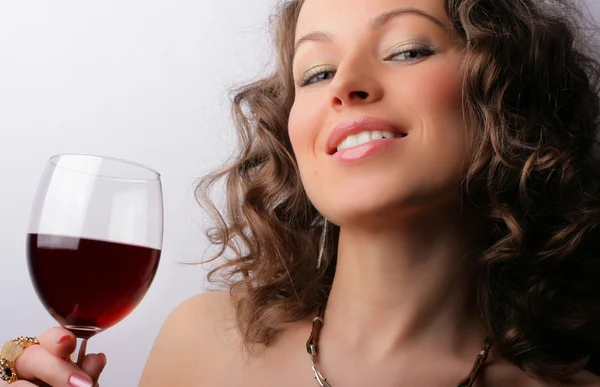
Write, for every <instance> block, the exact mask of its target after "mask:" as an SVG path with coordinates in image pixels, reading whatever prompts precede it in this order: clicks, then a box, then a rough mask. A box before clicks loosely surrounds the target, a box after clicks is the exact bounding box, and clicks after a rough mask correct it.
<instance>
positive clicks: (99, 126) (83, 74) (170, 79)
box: [0, 0, 275, 387]
mask: <svg viewBox="0 0 600 387" xmlns="http://www.w3.org/2000/svg"><path fill="white" fill-rule="evenodd" d="M274 4H275V0H252V1H248V0H218V1H207V0H201V1H198V0H102V1H78V0H52V1H50V0H23V1H1V2H0V177H1V179H2V180H1V183H0V184H1V185H0V188H1V189H0V295H1V296H0V305H1V306H0V341H1V342H2V343H3V342H4V340H6V339H9V338H11V337H13V336H17V335H22V334H26V335H33V334H37V333H40V332H41V331H43V330H44V329H46V328H47V327H50V326H52V325H55V324H56V323H55V322H54V320H53V319H52V318H51V317H50V316H49V315H48V313H47V312H46V311H45V309H44V308H43V307H42V305H41V304H40V302H39V301H38V299H37V297H36V295H35V292H34V290H33V288H32V285H31V282H30V280H29V276H28V272H27V264H26V256H25V234H26V232H27V223H28V218H29V211H30V206H31V203H32V200H33V195H34V192H35V189H36V187H37V184H38V179H39V178H40V175H41V173H42V171H43V169H44V167H45V163H46V160H47V158H48V157H50V156H51V155H54V154H57V153H90V154H101V155H110V156H113V157H119V158H125V159H130V160H133V161H136V162H139V163H144V164H147V165H149V166H152V167H153V168H155V169H157V170H159V171H160V172H161V173H162V175H163V187H164V198H165V236H164V245H163V257H162V261H161V264H160V268H159V271H158V274H157V276H156V279H155V282H154V284H153V286H152V287H151V288H150V291H149V293H148V295H147V297H146V298H145V299H144V300H143V301H142V303H141V304H140V306H139V307H138V308H137V309H136V310H135V311H134V312H133V313H132V314H131V315H130V316H129V317H128V318H126V319H125V320H124V321H122V322H121V323H120V324H118V325H116V326H115V327H113V328H111V329H109V330H108V331H106V332H104V333H102V334H100V335H98V336H97V337H95V338H93V339H92V340H90V343H89V345H88V350H89V351H91V352H100V351H103V352H106V353H107V354H108V358H109V359H108V360H109V362H108V366H107V369H106V370H105V372H104V374H103V377H102V385H103V386H109V387H112V386H118V387H133V386H136V385H137V383H138V380H139V377H140V375H141V371H142V368H143V365H144V363H145V360H146V358H147V355H148V352H149V350H150V348H151V345H152V343H153V340H154V338H155V337H156V334H157V332H158V329H159V328H160V325H161V324H162V322H163V320H164V319H165V317H166V316H167V314H168V313H169V311H170V310H172V309H173V308H174V307H175V305H176V304H178V303H180V302H181V301H182V300H184V299H185V298H188V297H190V296H191V295H193V294H196V293H198V292H201V291H203V290H204V289H205V285H206V284H205V275H206V272H205V270H204V269H202V268H200V267H189V266H183V265H181V264H179V263H178V262H181V261H198V260H199V259H200V258H201V257H202V255H203V254H204V250H205V249H206V247H207V243H206V239H205V238H204V234H203V230H204V224H202V222H203V217H202V213H201V211H200V210H199V208H198V206H197V205H196V203H195V202H194V199H193V188H194V183H195V180H196V179H197V178H198V177H200V176H202V175H203V174H204V173H206V172H207V171H208V170H210V169H212V168H214V167H215V166H217V165H218V164H219V161H221V160H224V159H225V158H226V157H227V156H228V155H229V154H230V153H231V152H232V150H233V146H234V144H235V137H234V136H233V128H232V125H231V124H230V120H229V102H228V94H229V93H228V90H229V89H230V88H231V87H232V86H234V85H237V84H240V83H242V82H244V81H246V80H248V79H250V78H253V77H256V76H257V75H260V74H264V73H265V72H266V70H265V69H266V65H267V64H268V58H269V57H270V52H271V51H270V47H269V44H268V43H269V41H268V39H267V36H268V24H267V20H268V15H269V14H270V13H271V11H272V8H273V5H274ZM98 290H99V291H102V289H98Z"/></svg>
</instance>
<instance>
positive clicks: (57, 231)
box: [27, 155, 163, 365]
mask: <svg viewBox="0 0 600 387" xmlns="http://www.w3.org/2000/svg"><path fill="white" fill-rule="evenodd" d="M162 234H163V203H162V187H161V180H160V174H159V173H157V172H156V171H153V170H152V169H150V168H147V167H144V166H142V165H139V164H135V163H131V162H128V161H124V160H117V159H113V158H107V157H99V156H86V155H60V156H55V157H52V158H50V160H49V161H48V164H47V166H46V169H45V171H44V173H43V175H42V178H41V181H40V184H39V187H38V190H37V193H36V196H35V200H34V204H33V210H32V213H31V221H30V226H29V234H28V236H27V256H28V264H29V274H30V277H31V280H32V282H33V284H34V287H35V289H36V292H37V295H38V297H39V298H40V300H41V302H42V303H43V304H44V306H45V307H46V309H47V310H48V311H49V312H50V314H51V315H52V316H53V317H54V318H55V319H56V321H57V322H58V323H59V324H60V325H62V326H63V327H64V328H66V329H68V330H70V331H71V332H73V334H74V335H75V336H76V337H77V349H76V351H75V352H74V354H73V358H72V360H73V361H74V362H76V363H77V364H79V365H81V362H82V361H83V358H84V356H85V350H86V345H87V340H88V339H89V338H91V337H92V336H94V335H96V334H97V333H98V332H101V331H103V330H105V329H107V328H109V327H111V326H113V325H115V324H116V323H118V322H119V321H121V320H122V319H123V318H125V317H126V316H127V315H128V314H129V313H130V312H131V311H132V310H133V309H134V308H135V307H136V306H137V305H138V303H139V302H140V301H141V300H142V298H143V297H144V296H145V294H146V292H147V291H148V288H149V287H150V285H151V283H152V281H153V279H154V276H155V274H156V270H157V269H158V264H159V260H160V254H161V247H162Z"/></svg>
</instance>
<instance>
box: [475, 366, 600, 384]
mask: <svg viewBox="0 0 600 387" xmlns="http://www.w3.org/2000/svg"><path fill="white" fill-rule="evenodd" d="M481 382H482V383H481V387H504V386H520V387H600V377H599V376H598V375H594V374H592V373H590V372H585V371H582V372H580V373H578V374H577V375H575V376H574V377H573V378H572V379H571V380H569V381H568V382H559V381H548V380H541V379H538V378H535V377H533V376H531V375H529V374H527V373H525V372H523V371H522V370H521V369H520V368H519V367H517V366H515V365H513V364H511V363H509V362H507V361H504V360H501V361H497V360H496V361H493V362H491V364H490V365H489V366H488V367H486V368H485V369H484V373H483V375H482V378H481Z"/></svg>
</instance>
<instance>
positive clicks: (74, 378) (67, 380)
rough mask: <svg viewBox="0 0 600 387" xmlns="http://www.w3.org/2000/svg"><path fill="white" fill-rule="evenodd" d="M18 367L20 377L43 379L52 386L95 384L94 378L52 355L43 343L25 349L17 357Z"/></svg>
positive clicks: (87, 385)
mask: <svg viewBox="0 0 600 387" xmlns="http://www.w3.org/2000/svg"><path fill="white" fill-rule="evenodd" d="M16 368H17V375H18V376H19V378H20V379H26V380H41V381H42V382H45V383H47V384H49V385H51V386H52V387H92V385H93V382H92V379H91V378H90V377H89V376H88V375H87V374H86V373H85V372H83V371H82V370H80V369H79V368H78V367H77V366H76V365H75V364H73V363H71V362H70V361H68V360H65V359H61V358H58V357H56V356H54V355H52V354H51V353H50V352H48V351H47V350H46V349H45V348H44V347H42V346H41V345H34V346H32V347H29V348H27V349H26V350H25V351H23V354H22V355H21V356H19V358H18V359H17V364H16ZM11 387H12V386H11Z"/></svg>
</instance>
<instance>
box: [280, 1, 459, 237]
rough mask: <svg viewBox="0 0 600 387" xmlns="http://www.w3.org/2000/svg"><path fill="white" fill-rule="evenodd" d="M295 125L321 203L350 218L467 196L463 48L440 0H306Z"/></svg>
mask: <svg viewBox="0 0 600 387" xmlns="http://www.w3.org/2000/svg"><path fill="white" fill-rule="evenodd" d="M296 42H297V43H296V46H297V47H296V54H295V57H294V61H293V73H294V79H295V84H296V91H295V102H294V105H293V108H292V111H291V114H290V118H289V135H290V138H291V142H292V146H293V148H294V153H295V155H296V158H297V160H298V164H299V168H300V173H301V177H302V182H303V184H304V187H305V189H306V192H307V194H308V196H309V198H310V200H311V201H312V202H313V204H314V205H315V207H316V208H317V209H318V210H319V211H320V212H321V213H323V214H324V215H325V216H326V217H327V218H329V219H331V220H332V221H333V222H335V223H337V224H339V225H342V226H343V225H344V224H345V223H348V222H354V223H356V222H361V221H363V220H366V219H367V218H371V219H374V218H373V217H376V218H375V219H387V220H389V218H390V216H391V217H398V216H402V214H404V213H407V212H414V211H415V210H417V211H418V210H421V209H423V208H431V207H434V206H437V207H440V206H443V205H444V204H445V205H448V203H452V205H455V204H456V203H457V199H458V198H459V191H460V190H459V186H460V182H461V177H462V175H463V173H464V171H465V170H466V167H467V160H466V158H467V155H468V146H467V143H468V140H467V136H466V133H465V130H464V128H463V115H462V95H461V79H460V76H459V64H460V59H461V58H460V52H459V47H458V43H457V37H456V36H455V35H454V32H453V30H452V28H451V25H450V21H449V20H448V16H447V14H446V11H445V9H444V1H443V0H306V1H305V2H304V5H303V7H302V10H301V12H300V16H299V20H298V26H297V29H296Z"/></svg>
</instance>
